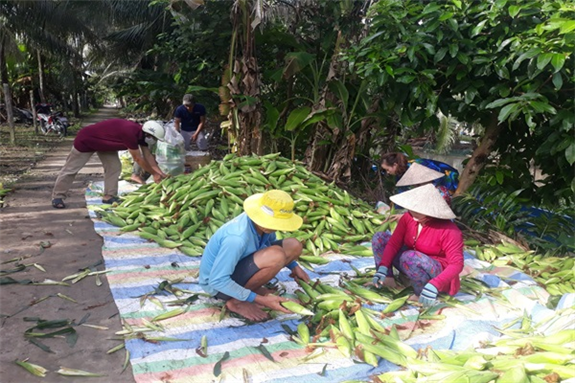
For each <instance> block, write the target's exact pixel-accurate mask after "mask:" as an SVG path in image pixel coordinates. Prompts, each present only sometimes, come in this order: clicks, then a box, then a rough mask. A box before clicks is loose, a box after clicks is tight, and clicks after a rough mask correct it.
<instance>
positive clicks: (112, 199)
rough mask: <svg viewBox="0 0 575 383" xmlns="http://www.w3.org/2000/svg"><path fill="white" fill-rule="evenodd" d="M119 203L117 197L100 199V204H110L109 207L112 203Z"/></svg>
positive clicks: (119, 200)
mask: <svg viewBox="0 0 575 383" xmlns="http://www.w3.org/2000/svg"><path fill="white" fill-rule="evenodd" d="M120 202H122V200H121V199H120V198H119V197H117V196H114V197H112V198H110V199H102V203H106V204H110V205H112V204H114V203H120Z"/></svg>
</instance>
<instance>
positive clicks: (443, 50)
mask: <svg viewBox="0 0 575 383" xmlns="http://www.w3.org/2000/svg"><path fill="white" fill-rule="evenodd" d="M446 54H447V48H446V47H443V48H441V49H440V50H438V51H437V53H436V54H435V57H433V62H434V63H438V62H439V61H441V60H443V58H444V57H445V55H446Z"/></svg>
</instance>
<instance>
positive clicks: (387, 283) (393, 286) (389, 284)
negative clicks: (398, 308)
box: [378, 277, 399, 290]
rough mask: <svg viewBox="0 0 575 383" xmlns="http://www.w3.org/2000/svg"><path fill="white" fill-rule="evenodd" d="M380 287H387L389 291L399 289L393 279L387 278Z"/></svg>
mask: <svg viewBox="0 0 575 383" xmlns="http://www.w3.org/2000/svg"><path fill="white" fill-rule="evenodd" d="M378 287H387V288H388V289H393V290H395V289H398V288H399V286H398V284H397V283H396V282H395V279H394V278H393V277H385V279H384V280H383V281H381V282H380V283H379V285H378Z"/></svg>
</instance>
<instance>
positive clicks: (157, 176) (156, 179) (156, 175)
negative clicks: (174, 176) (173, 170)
mask: <svg viewBox="0 0 575 383" xmlns="http://www.w3.org/2000/svg"><path fill="white" fill-rule="evenodd" d="M164 178H166V177H165V174H164V175H162V174H160V173H154V182H155V183H157V184H159V183H160V182H162V180H163V179H164Z"/></svg>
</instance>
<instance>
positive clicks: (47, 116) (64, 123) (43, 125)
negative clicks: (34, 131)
mask: <svg viewBox="0 0 575 383" xmlns="http://www.w3.org/2000/svg"><path fill="white" fill-rule="evenodd" d="M36 114H37V116H38V123H39V124H40V129H41V130H42V133H44V134H49V133H52V132H53V133H56V134H57V135H58V136H59V137H65V136H66V135H67V134H68V127H69V125H70V124H69V123H68V119H67V118H66V116H64V113H62V112H59V111H58V112H52V111H51V107H50V105H49V104H38V105H36Z"/></svg>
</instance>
